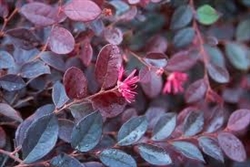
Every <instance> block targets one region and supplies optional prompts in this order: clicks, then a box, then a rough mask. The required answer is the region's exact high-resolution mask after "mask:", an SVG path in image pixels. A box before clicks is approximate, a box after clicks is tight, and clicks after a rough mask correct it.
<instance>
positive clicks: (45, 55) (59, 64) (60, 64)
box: [40, 51, 65, 72]
mask: <svg viewBox="0 0 250 167" xmlns="http://www.w3.org/2000/svg"><path fill="white" fill-rule="evenodd" d="M40 58H41V59H42V60H43V61H44V62H45V63H47V64H48V65H49V66H51V67H53V68H55V69H57V70H59V71H62V72H64V70H65V63H64V60H63V58H62V57H61V56H60V55H56V54H54V53H53V52H49V51H47V52H42V53H41V54H40Z"/></svg>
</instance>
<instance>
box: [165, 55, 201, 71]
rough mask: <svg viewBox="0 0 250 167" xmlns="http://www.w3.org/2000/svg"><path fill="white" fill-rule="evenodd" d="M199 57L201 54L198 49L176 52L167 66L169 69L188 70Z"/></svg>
mask: <svg viewBox="0 0 250 167" xmlns="http://www.w3.org/2000/svg"><path fill="white" fill-rule="evenodd" d="M198 58H199V54H198V53H197V52H196V51H180V52H178V53H176V54H174V55H173V56H172V57H171V58H170V59H169V60H168V64H167V66H166V67H165V69H166V70H168V71H179V72H182V71H187V70H189V69H190V68H191V67H193V65H195V63H196V62H197V60H198Z"/></svg>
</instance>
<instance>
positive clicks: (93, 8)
mask: <svg viewBox="0 0 250 167" xmlns="http://www.w3.org/2000/svg"><path fill="white" fill-rule="evenodd" d="M63 11H64V13H65V14H66V15H67V16H68V17H69V18H70V19H72V20H75V21H84V22H87V21H92V20H95V19H96V18H97V17H98V16H99V15H100V14H101V12H102V11H101V9H100V7H99V6H98V5H97V4H96V3H95V2H93V1H90V0H84V1H83V0H72V1H71V2H69V3H68V4H66V5H65V6H64V7H63Z"/></svg>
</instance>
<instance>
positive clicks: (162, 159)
mask: <svg viewBox="0 0 250 167" xmlns="http://www.w3.org/2000/svg"><path fill="white" fill-rule="evenodd" d="M138 150H139V154H140V155H141V157H142V158H143V159H144V160H145V161H147V162H148V163H150V164H152V165H169V164H171V163H172V159H171V157H170V156H169V155H168V154H167V153H166V152H165V150H164V149H163V148H161V147H158V146H154V145H151V144H140V145H138Z"/></svg>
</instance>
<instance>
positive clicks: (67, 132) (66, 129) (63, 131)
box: [58, 119, 74, 143]
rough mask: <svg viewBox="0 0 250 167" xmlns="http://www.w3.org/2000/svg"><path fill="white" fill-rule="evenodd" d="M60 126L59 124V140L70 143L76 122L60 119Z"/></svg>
mask: <svg viewBox="0 0 250 167" xmlns="http://www.w3.org/2000/svg"><path fill="white" fill-rule="evenodd" d="M58 124H59V138H60V139H62V140H63V141H65V142H67V143H70V142H71V134H72V130H73V128H74V122H72V121H70V120H68V119H59V120H58Z"/></svg>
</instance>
